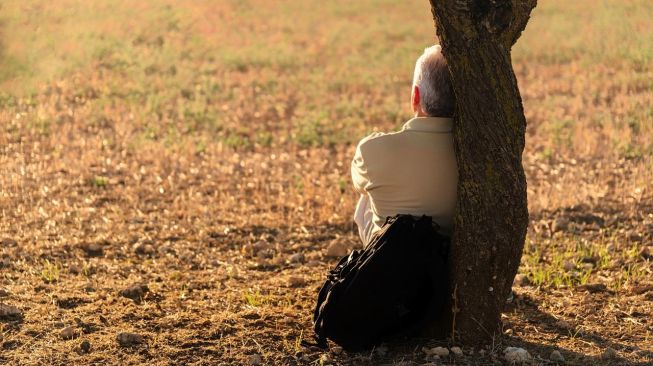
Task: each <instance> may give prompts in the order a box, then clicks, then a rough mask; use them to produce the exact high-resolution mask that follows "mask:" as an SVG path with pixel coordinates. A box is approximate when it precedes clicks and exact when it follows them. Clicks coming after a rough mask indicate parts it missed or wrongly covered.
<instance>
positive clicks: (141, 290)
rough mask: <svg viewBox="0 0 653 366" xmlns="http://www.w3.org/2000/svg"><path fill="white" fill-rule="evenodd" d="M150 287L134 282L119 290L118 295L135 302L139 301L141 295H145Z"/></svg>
mask: <svg viewBox="0 0 653 366" xmlns="http://www.w3.org/2000/svg"><path fill="white" fill-rule="evenodd" d="M149 291H150V289H149V288H148V287H147V285H144V284H136V285H132V286H129V287H127V288H125V289H122V290H121V291H120V296H122V297H126V298H128V299H132V300H134V301H136V302H138V301H141V299H142V298H143V296H145V293H146V292H149Z"/></svg>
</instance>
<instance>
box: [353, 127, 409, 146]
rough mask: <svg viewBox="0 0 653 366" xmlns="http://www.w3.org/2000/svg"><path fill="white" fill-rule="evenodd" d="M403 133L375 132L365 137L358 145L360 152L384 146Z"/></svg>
mask: <svg viewBox="0 0 653 366" xmlns="http://www.w3.org/2000/svg"><path fill="white" fill-rule="evenodd" d="M401 133H402V131H395V132H374V133H371V134H369V135H367V136H366V137H364V138H363V139H362V140H360V142H359V143H358V150H369V149H374V148H378V147H380V146H383V145H385V144H387V143H388V142H390V141H391V140H393V139H394V138H396V137H397V136H398V135H399V134H401Z"/></svg>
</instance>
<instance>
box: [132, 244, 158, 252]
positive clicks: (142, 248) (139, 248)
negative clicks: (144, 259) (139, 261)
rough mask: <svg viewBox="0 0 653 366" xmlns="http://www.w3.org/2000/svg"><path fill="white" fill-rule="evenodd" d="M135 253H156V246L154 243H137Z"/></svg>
mask: <svg viewBox="0 0 653 366" xmlns="http://www.w3.org/2000/svg"><path fill="white" fill-rule="evenodd" d="M134 253H136V254H140V255H152V254H154V246H152V244H137V245H136V246H134Z"/></svg>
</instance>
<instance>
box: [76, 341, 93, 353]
mask: <svg viewBox="0 0 653 366" xmlns="http://www.w3.org/2000/svg"><path fill="white" fill-rule="evenodd" d="M79 349H80V350H81V351H82V353H89V352H91V342H89V341H82V343H81V344H80V345H79Z"/></svg>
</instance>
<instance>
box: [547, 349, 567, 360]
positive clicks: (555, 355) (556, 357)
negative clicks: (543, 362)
mask: <svg viewBox="0 0 653 366" xmlns="http://www.w3.org/2000/svg"><path fill="white" fill-rule="evenodd" d="M549 359H550V360H551V361H553V362H565V358H564V357H563V356H562V353H560V351H558V350H555V351H553V352H551V355H550V356H549Z"/></svg>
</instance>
